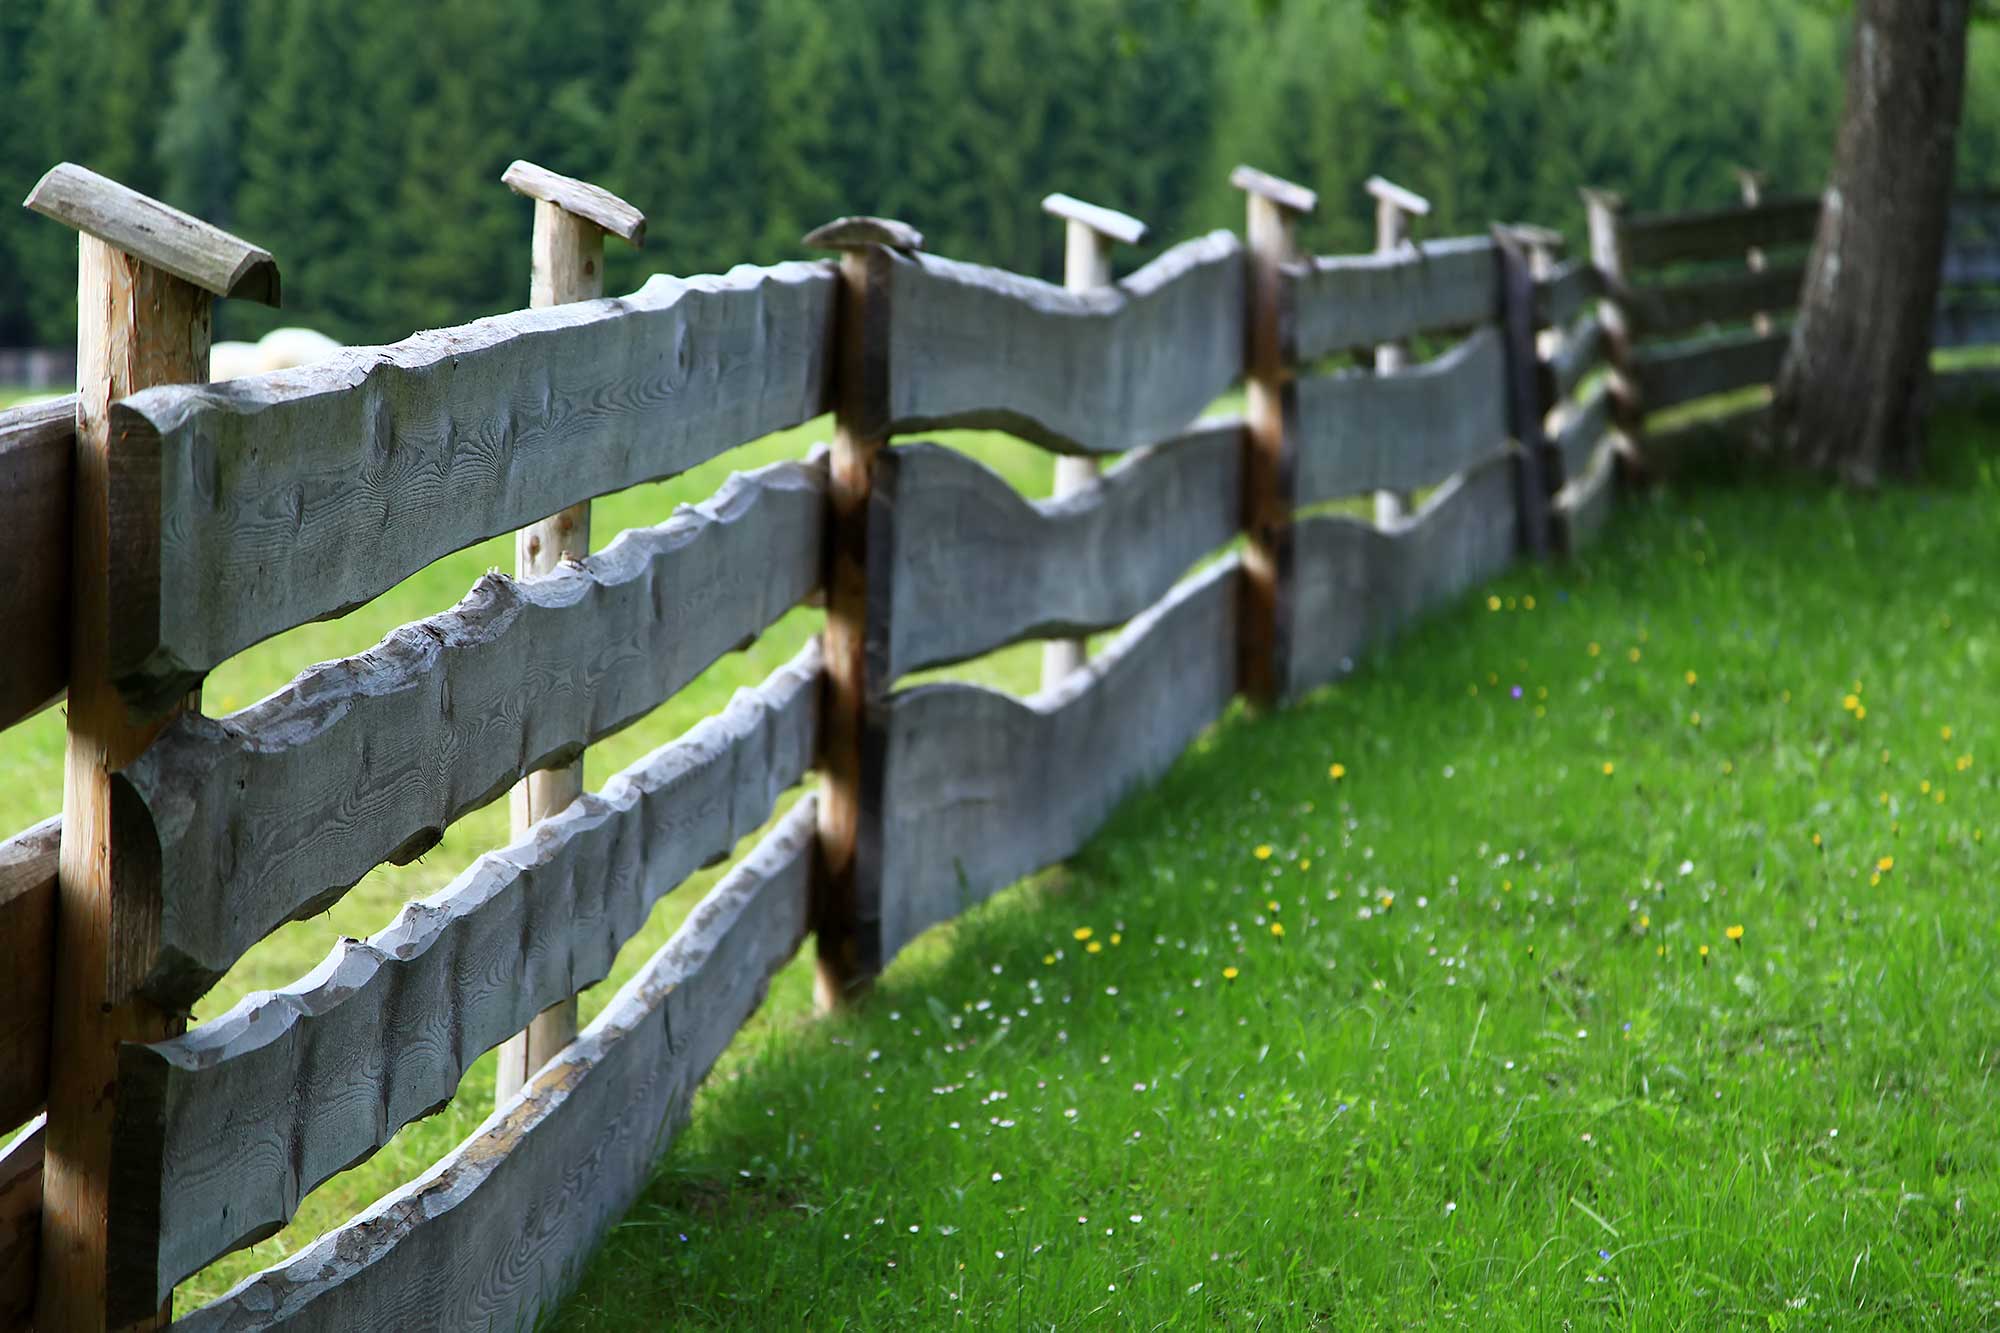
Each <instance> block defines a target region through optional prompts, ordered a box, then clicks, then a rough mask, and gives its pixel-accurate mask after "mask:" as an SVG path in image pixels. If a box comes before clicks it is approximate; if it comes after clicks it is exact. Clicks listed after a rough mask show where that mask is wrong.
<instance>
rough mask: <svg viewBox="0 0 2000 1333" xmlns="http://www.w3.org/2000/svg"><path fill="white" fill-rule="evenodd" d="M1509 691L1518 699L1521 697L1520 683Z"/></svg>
mask: <svg viewBox="0 0 2000 1333" xmlns="http://www.w3.org/2000/svg"><path fill="white" fill-rule="evenodd" d="M1507 693H1509V694H1511V695H1513V696H1514V697H1515V698H1516V699H1518V698H1520V697H1521V687H1520V686H1519V685H1516V686H1515V687H1514V688H1513V689H1511V690H1509V691H1507Z"/></svg>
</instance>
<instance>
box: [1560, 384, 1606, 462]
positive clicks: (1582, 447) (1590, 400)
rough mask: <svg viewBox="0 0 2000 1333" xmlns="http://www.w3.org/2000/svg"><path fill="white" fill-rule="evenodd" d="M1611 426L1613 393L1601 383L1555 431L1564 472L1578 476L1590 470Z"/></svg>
mask: <svg viewBox="0 0 2000 1333" xmlns="http://www.w3.org/2000/svg"><path fill="white" fill-rule="evenodd" d="M1610 429H1611V394H1610V391H1609V390H1608V389H1607V388H1606V387H1605V386H1604V385H1602V384H1599V385H1598V386H1597V387H1596V388H1594V389H1592V390H1591V391H1590V393H1589V394H1588V395H1587V396H1586V397H1585V398H1584V400H1583V401H1582V402H1581V403H1579V404H1578V405H1577V406H1576V408H1575V409H1574V410H1573V411H1571V412H1570V413H1569V415H1568V416H1567V417H1565V418H1564V420H1563V423H1562V429H1561V430H1560V431H1558V432H1557V434H1556V449H1557V451H1558V452H1560V453H1561V454H1562V459H1563V475H1564V476H1565V477H1579V476H1582V475H1583V473H1584V472H1585V471H1586V470H1588V468H1589V466H1590V459H1591V456H1592V455H1593V454H1595V453H1596V452H1597V446H1598V445H1600V444H1602V443H1603V442H1604V436H1605V433H1606V432H1607V431H1609V430H1610Z"/></svg>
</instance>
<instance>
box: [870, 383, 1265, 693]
mask: <svg viewBox="0 0 2000 1333" xmlns="http://www.w3.org/2000/svg"><path fill="white" fill-rule="evenodd" d="M1242 470H1243V423H1242V422H1241V421H1239V420H1234V419H1230V420H1223V421H1217V422H1214V423H1212V424H1209V425H1206V426H1203V427H1200V428H1198V429H1196V430H1195V431H1193V432H1191V433H1189V434H1188V435H1187V436H1185V437H1183V438H1181V439H1179V440H1176V441H1173V442H1171V443H1168V444H1164V445H1159V446H1157V447H1155V448H1151V449H1146V450H1142V451H1139V452H1137V453H1134V454H1132V455H1130V456H1129V457H1127V458H1126V459H1125V460H1123V461H1122V462H1121V463H1120V464H1119V466H1117V467H1116V468H1114V469H1112V470H1111V471H1110V472H1108V473H1106V474H1105V476H1104V478H1103V479H1102V480H1101V481H1100V482H1099V483H1098V484H1097V485H1096V486H1095V487H1092V488H1091V489H1090V490H1087V491H1082V492H1079V493H1077V494H1075V495H1072V496H1066V497H1063V498H1060V499H1054V500H1043V501H1039V502H1035V503H1030V502H1029V501H1027V500H1024V499H1022V498H1021V495H1020V493H1019V492H1017V491H1016V490H1015V489H1014V488H1013V487H1012V486H1010V485H1008V484H1007V481H1006V479H1005V478H1003V477H1001V476H999V475H998V474H997V473H995V472H993V471H992V470H991V469H989V468H987V467H985V466H984V465H982V464H980V463H978V462H976V461H975V460H973V459H971V458H968V457H966V456H965V455H964V454H962V453H959V452H957V451H955V450H951V449H943V448H940V447H938V446H937V445H933V444H915V445H903V446H898V447H897V448H895V449H892V450H890V451H888V452H887V453H885V454H883V455H882V459H881V462H880V464H879V465H878V468H877V473H876V481H875V487H876V495H877V497H878V502H879V505H880V508H878V511H877V516H878V517H880V518H884V519H885V522H884V524H883V527H884V529H886V530H885V531H881V532H880V533H879V534H878V535H877V537H876V540H878V541H885V542H887V543H888V544H889V550H888V553H887V568H888V570H889V576H888V581H887V585H886V592H887V595H888V596H889V598H890V600H891V603H892V610H891V614H890V618H889V624H890V633H889V642H888V645H887V662H888V665H887V668H886V670H885V672H884V676H885V679H887V680H894V679H895V678H896V677H898V676H901V675H903V674H905V673H907V672H910V671H916V670H919V669H920V668H923V667H927V666H939V665H942V664H944V663H948V662H958V661H963V660H964V659H966V658H968V657H976V656H978V655H979V654H980V653H984V652H988V651H991V650H992V649H994V648H999V647H1002V646H1004V645H1006V644H1010V643H1016V642H1019V641H1020V640H1022V639H1033V638H1048V637H1052V636H1055V635H1059V634H1064V635H1066V634H1084V633H1089V632H1092V631H1095V630H1100V629H1105V628H1108V627H1109V626H1112V625H1116V624H1119V623H1120V622H1122V621H1125V620H1129V619H1131V618H1132V617H1133V616H1135V615H1138V614H1139V613H1140V612H1141V611H1144V610H1145V609H1146V608H1147V607H1148V606H1150V605H1152V604H1153V603H1154V602H1155V601H1157V600H1159V598H1160V597H1161V596H1163V595H1164V594H1165V593H1166V591H1167V590H1168V589H1169V588H1171V587H1173V585H1174V581H1175V580H1176V579H1178V578H1179V577H1180V576H1181V575H1182V574H1184V573H1186V572H1187V570H1188V567H1189V566H1191V565H1192V564H1193V563H1194V562H1195V561H1196V560H1198V559H1200V558H1201V557H1202V556H1204V555H1206V554H1208V553H1209V552H1210V551H1213V550H1215V549H1216V548H1217V547H1219V546H1222V545H1225V544H1226V543H1228V542H1229V541H1230V540H1231V539H1232V538H1233V537H1234V536H1235V535H1236V532H1237V523H1238V520H1239V519H1240V517H1241V515H1242V490H1241V485H1242Z"/></svg>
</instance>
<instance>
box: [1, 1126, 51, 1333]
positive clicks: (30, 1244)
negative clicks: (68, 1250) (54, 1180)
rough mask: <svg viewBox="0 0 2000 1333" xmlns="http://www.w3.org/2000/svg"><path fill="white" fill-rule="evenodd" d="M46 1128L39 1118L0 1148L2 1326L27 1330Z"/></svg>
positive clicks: (38, 1235)
mask: <svg viewBox="0 0 2000 1333" xmlns="http://www.w3.org/2000/svg"><path fill="white" fill-rule="evenodd" d="M43 1130H44V1124H43V1121H42V1119H41V1118H40V1117H37V1118H36V1120H35V1123H34V1124H32V1125H30V1126H29V1127H28V1129H27V1132H25V1133H24V1134H22V1135H21V1136H20V1137H19V1138H17V1139H15V1140H14V1141H13V1142H12V1143H10V1144H8V1145H7V1146H6V1147H5V1148H0V1327H5V1328H27V1327H28V1326H29V1321H30V1320H31V1319H32V1318H33V1317H34V1313H35V1268H36V1256H37V1255H38V1253H39V1252H40V1250H41V1230H42V1140H43Z"/></svg>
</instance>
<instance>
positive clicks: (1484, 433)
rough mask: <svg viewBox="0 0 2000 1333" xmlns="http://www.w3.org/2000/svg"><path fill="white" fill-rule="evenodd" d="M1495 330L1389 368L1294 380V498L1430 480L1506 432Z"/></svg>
mask: <svg viewBox="0 0 2000 1333" xmlns="http://www.w3.org/2000/svg"><path fill="white" fill-rule="evenodd" d="M1506 375H1507V364H1506V351H1505V348H1504V346H1503V344H1502V340H1501V337H1500V331H1499V330H1498V329H1496V328H1494V327H1492V326H1491V325H1489V326H1487V327H1485V328H1482V329H1480V330H1479V331H1478V332H1477V333H1475V334H1473V335H1472V336H1471V337H1470V338H1468V339H1466V340H1465V341H1464V342H1462V343H1460V344H1459V345H1458V346H1457V347H1454V348H1453V349H1452V350H1451V351H1449V352H1447V353H1445V354H1444V355H1443V356H1440V357H1437V358H1435V359H1434V360H1431V361H1427V362H1425V363H1424V364H1422V365H1420V366H1413V367H1412V368H1410V369H1409V370H1405V371H1398V372H1396V373H1395V374H1391V375H1377V374H1370V373H1368V372H1366V371H1345V372H1341V373H1339V374H1334V375H1319V376H1315V377H1313V378H1311V379H1305V380H1301V381H1300V382H1299V388H1298V398H1299V442H1298V473H1297V490H1296V491H1295V497H1296V503H1297V504H1299V505H1300V506H1301V507H1303V506H1306V505H1313V504H1319V503H1321V502H1323V501H1326V500H1339V499H1343V498H1345V497H1346V496H1350V495H1359V494H1362V493H1363V492H1366V491H1409V490H1416V489H1418V488H1420V487H1424V486H1430V485H1434V484H1436V483H1437V482H1439V481H1442V480H1444V478H1446V477H1448V476H1450V475H1451V474H1452V473H1454V472H1457V471H1459V470H1460V469H1461V468H1463V467H1465V465H1466V464H1468V463H1470V462H1472V461H1474V460H1475V459H1479V458H1483V457H1485V456H1486V455H1487V454H1490V453H1492V452H1493V450H1494V449H1495V448H1497V447H1498V446H1499V444H1500V443H1501V442H1502V441H1503V440H1505V439H1506V438H1507V380H1506Z"/></svg>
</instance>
